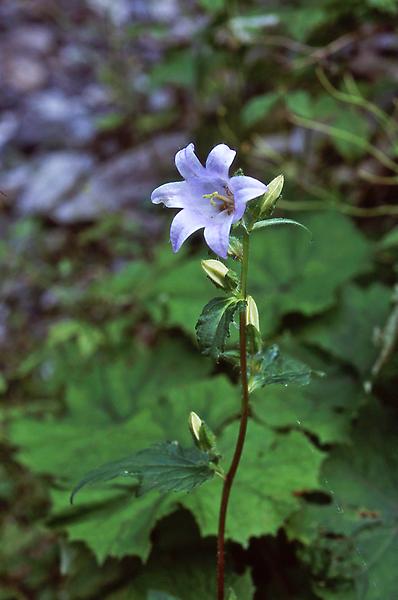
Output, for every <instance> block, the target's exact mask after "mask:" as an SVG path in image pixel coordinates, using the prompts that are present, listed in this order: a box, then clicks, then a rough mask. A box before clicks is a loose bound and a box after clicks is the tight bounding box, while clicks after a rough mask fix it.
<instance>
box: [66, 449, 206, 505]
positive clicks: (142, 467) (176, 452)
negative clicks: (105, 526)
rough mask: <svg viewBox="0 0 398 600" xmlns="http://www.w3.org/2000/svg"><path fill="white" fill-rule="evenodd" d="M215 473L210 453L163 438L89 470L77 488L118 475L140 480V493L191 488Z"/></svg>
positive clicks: (179, 490)
mask: <svg viewBox="0 0 398 600" xmlns="http://www.w3.org/2000/svg"><path fill="white" fill-rule="evenodd" d="M213 475H214V470H213V469H212V467H211V463H210V459H209V456H208V455H207V454H206V453H205V452H201V451H200V450H198V449H197V448H188V449H186V448H182V447H181V446H180V444H179V443H178V442H163V443H160V444H155V445H154V446H152V447H151V448H147V449H145V450H141V451H140V452H137V453H136V454H132V455H131V456H129V457H127V458H124V459H121V460H117V461H113V462H110V463H107V464H105V465H103V466H101V467H99V468H98V469H94V470H93V471H89V473H87V475H86V476H85V477H83V479H82V480H81V481H80V482H79V483H78V484H77V486H76V487H75V489H74V490H73V492H72V495H71V502H73V498H74V496H75V495H76V494H77V492H78V491H79V490H80V489H81V488H82V487H84V486H85V485H87V484H92V483H97V482H100V481H109V480H111V479H115V478H116V477H133V478H134V479H137V480H138V487H137V490H136V495H137V496H142V495H143V494H145V493H146V492H149V491H151V490H153V489H157V490H158V491H159V492H162V493H166V492H181V491H186V492H189V491H191V490H192V489H193V488H194V487H196V486H197V485H200V484H202V483H204V482H205V481H206V480H207V479H210V478H211V477H213Z"/></svg>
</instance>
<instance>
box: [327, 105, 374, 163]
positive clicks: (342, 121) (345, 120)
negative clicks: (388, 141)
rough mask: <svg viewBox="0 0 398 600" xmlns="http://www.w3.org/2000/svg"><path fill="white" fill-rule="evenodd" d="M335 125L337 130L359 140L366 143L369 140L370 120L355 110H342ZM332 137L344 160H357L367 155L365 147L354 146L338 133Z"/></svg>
mask: <svg viewBox="0 0 398 600" xmlns="http://www.w3.org/2000/svg"><path fill="white" fill-rule="evenodd" d="M333 125H334V127H336V128H337V129H341V130H342V131H344V132H347V133H350V134H353V135H355V136H357V137H358V138H359V140H363V141H366V140H368V139H369V135H370V126H369V120H368V119H367V118H366V117H364V116H363V115H361V114H360V113H358V111H355V110H353V109H347V107H345V108H344V110H340V111H339V112H338V114H337V115H336V118H335V120H334V123H333ZM331 135H332V139H333V143H334V145H335V147H336V149H337V150H338V151H339V152H340V153H341V155H342V156H343V157H344V158H346V159H357V158H360V157H361V156H364V155H366V154H367V149H366V147H365V146H363V147H361V146H360V145H357V144H352V143H350V142H349V141H347V140H345V139H343V138H342V137H341V136H339V135H338V133H337V132H336V134H335V135H334V134H333V133H332V134H331Z"/></svg>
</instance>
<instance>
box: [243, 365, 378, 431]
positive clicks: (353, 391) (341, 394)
mask: <svg viewBox="0 0 398 600" xmlns="http://www.w3.org/2000/svg"><path fill="white" fill-rule="evenodd" d="M309 360H310V361H311V364H313V365H314V366H316V368H317V369H320V370H322V371H323V372H324V373H325V377H322V378H319V377H314V378H312V379H311V382H310V383H309V385H308V386H305V387H302V386H298V385H295V384H292V385H289V386H288V387H287V388H286V387H284V386H282V387H281V386H278V385H271V386H268V387H266V388H265V389H262V390H257V391H256V392H255V393H254V394H253V396H252V405H253V411H254V414H255V415H256V417H257V418H259V419H261V421H263V422H264V423H267V424H268V425H269V426H271V427H275V428H286V427H289V428H294V429H297V430H302V431H307V432H309V433H311V434H313V435H316V436H317V438H318V439H319V440H320V442H321V443H331V442H344V441H347V440H348V439H349V436H350V430H351V421H352V420H353V418H354V417H355V416H356V415H357V413H358V410H359V408H360V407H361V406H362V405H363V404H364V403H365V402H366V401H367V399H366V394H365V392H364V390H363V387H362V386H361V385H360V384H359V383H358V382H357V381H356V380H355V379H354V378H353V377H352V376H350V375H348V374H346V373H344V372H342V371H340V370H339V369H338V368H337V367H336V366H335V365H330V363H327V362H323V361H320V360H319V358H318V360H317V361H316V360H315V356H311V357H310V358H309Z"/></svg>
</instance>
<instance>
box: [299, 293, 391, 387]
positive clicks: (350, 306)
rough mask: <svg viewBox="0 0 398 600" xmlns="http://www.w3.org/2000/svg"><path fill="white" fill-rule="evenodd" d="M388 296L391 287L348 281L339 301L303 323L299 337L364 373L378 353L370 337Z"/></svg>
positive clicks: (384, 315) (386, 306)
mask: <svg viewBox="0 0 398 600" xmlns="http://www.w3.org/2000/svg"><path fill="white" fill-rule="evenodd" d="M390 299H391V291H390V290H389V289H388V288H386V287H385V286H382V285H380V284H373V285H371V286H370V287H369V288H366V289H362V288H360V287H357V286H355V285H349V286H347V287H346V288H345V289H344V290H343V291H342V295H341V302H340V304H339V305H338V306H337V307H336V308H335V309H333V311H331V312H330V313H329V314H327V315H324V316H323V317H321V318H320V319H318V320H316V321H313V322H312V323H310V324H309V325H308V326H306V327H305V328H304V329H303V331H302V338H303V339H305V340H306V341H308V342H311V343H312V344H316V345H317V346H319V347H320V348H322V349H323V350H326V351H328V352H330V353H331V354H333V355H334V356H336V358H338V359H340V360H342V361H345V362H348V363H350V364H352V365H353V366H355V367H356V369H357V370H358V371H359V372H360V373H361V374H362V375H365V374H366V373H368V372H369V371H370V369H371V367H372V365H373V363H374V362H375V360H376V358H377V356H378V353H379V350H378V348H377V346H376V344H375V341H374V337H375V336H374V333H375V328H376V327H383V325H384V323H385V320H386V318H387V316H388V313H389V307H390Z"/></svg>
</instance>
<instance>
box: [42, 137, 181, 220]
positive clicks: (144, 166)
mask: <svg viewBox="0 0 398 600" xmlns="http://www.w3.org/2000/svg"><path fill="white" fill-rule="evenodd" d="M186 143H187V140H186V137H185V135H184V134H181V133H177V134H169V135H161V136H159V137H157V138H155V139H154V140H153V141H151V142H148V143H145V144H143V145H142V146H139V147H138V148H135V149H133V150H130V151H128V152H125V153H124V154H122V155H120V156H117V157H116V158H112V159H110V160H108V161H106V162H105V163H103V164H102V165H101V166H100V167H99V168H97V170H96V171H95V173H94V174H93V176H92V177H90V179H89V180H88V181H87V182H86V184H85V185H84V188H83V189H82V190H81V191H80V193H78V194H77V195H76V196H74V197H73V198H70V200H69V201H67V202H63V203H62V204H60V205H59V206H58V207H57V208H56V210H55V211H54V214H53V216H54V218H55V219H56V220H57V221H59V222H61V223H76V222H84V221H90V220H93V219H97V218H98V217H100V216H101V215H102V214H103V213H104V212H115V211H117V210H120V208H122V207H130V208H131V207H132V206H133V207H135V208H137V209H142V208H144V207H145V206H148V207H149V197H150V194H151V192H152V190H153V189H154V188H155V187H157V186H158V185H160V184H161V183H162V181H164V179H165V178H166V176H167V173H168V172H170V173H171V172H172V171H173V163H174V155H175V153H176V151H177V150H178V149H179V148H181V147H182V146H184V145H186Z"/></svg>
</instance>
